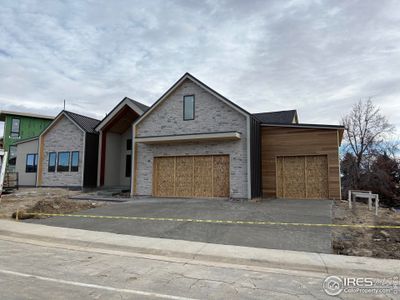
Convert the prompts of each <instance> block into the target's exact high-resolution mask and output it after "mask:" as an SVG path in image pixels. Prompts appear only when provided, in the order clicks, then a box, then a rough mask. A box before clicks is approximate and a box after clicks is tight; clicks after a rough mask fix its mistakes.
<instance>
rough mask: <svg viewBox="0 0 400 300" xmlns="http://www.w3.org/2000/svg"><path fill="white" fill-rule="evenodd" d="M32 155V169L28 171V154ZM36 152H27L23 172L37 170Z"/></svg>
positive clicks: (34, 171)
mask: <svg viewBox="0 0 400 300" xmlns="http://www.w3.org/2000/svg"><path fill="white" fill-rule="evenodd" d="M29 155H33V171H28V156H29ZM37 156H38V155H37V153H27V154H26V158H25V173H36V172H37V159H38V157H37Z"/></svg>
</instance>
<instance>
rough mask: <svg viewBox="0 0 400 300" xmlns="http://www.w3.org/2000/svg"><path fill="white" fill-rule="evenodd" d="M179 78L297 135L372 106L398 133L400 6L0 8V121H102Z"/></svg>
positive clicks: (168, 2)
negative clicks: (286, 117) (69, 116)
mask: <svg viewBox="0 0 400 300" xmlns="http://www.w3.org/2000/svg"><path fill="white" fill-rule="evenodd" d="M185 72H190V73H191V74H192V75H194V76H195V77H197V78H198V79H200V80H201V81H203V82H204V83H206V84H207V85H209V86H210V87H212V88H213V89H215V90H216V91H218V92H219V93H221V94H222V95H224V96H225V97H227V98H229V99H230V100H232V101H234V102H235V103H237V104H238V105H240V106H242V107H243V108H244V109H246V110H248V111H250V112H262V111H276V110H286V109H297V110H298V113H299V118H300V122H302V123H328V124H338V123H339V122H340V119H341V117H342V116H344V115H345V114H346V113H347V112H348V111H349V110H350V107H351V105H352V104H353V103H354V102H356V101H358V100H359V99H366V98H368V97H373V101H374V103H375V104H376V105H377V106H379V107H380V108H381V110H382V112H383V113H384V114H385V115H386V116H387V117H388V119H389V121H390V122H392V123H393V124H394V125H396V127H397V128H400V118H398V116H400V1H385V0H379V1H376V0H371V1H369V0H362V1H351V0H343V1H339V0H337V1H284V0H277V1H265V0H260V1H259V0H252V1H247V0H231V1H230V0H225V1H217V0H210V1H200V0H193V1H192V0H182V1H173V0H160V1H157V0H147V1H134V0H127V1H123V0H113V1H108V0H104V1H101V0H96V1H73V0H71V1H56V0H51V1H46V0H41V1H24V0H21V1H15V0H2V1H1V6H0V110H13V111H25V112H32V113H41V114H46V115H56V114H57V113H59V112H60V111H61V110H62V108H63V100H64V99H65V100H66V109H67V110H71V111H74V112H77V113H81V114H85V115H88V116H92V117H97V118H100V119H101V118H103V117H104V116H105V114H106V113H107V112H109V111H110V110H111V109H112V108H113V107H114V106H115V105H116V104H117V103H118V102H119V101H120V100H121V99H122V98H123V97H125V96H128V97H130V98H132V99H135V100H137V101H140V102H142V103H144V104H147V105H151V104H152V103H153V102H155V101H156V100H157V99H158V98H159V97H160V96H161V95H162V94H163V93H164V92H165V91H166V90H167V89H168V88H169V87H170V86H171V85H173V84H174V83H175V81H177V80H178V79H179V78H180V77H181V76H182V75H183V74H184V73H185ZM0 135H2V124H0Z"/></svg>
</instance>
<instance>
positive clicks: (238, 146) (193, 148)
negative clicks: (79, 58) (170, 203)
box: [135, 80, 248, 198]
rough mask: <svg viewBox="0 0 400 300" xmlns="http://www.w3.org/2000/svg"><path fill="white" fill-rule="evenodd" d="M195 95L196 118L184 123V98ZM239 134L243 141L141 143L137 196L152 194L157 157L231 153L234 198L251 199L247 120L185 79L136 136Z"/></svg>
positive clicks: (231, 182)
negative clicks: (248, 174)
mask: <svg viewBox="0 0 400 300" xmlns="http://www.w3.org/2000/svg"><path fill="white" fill-rule="evenodd" d="M184 95H195V119H194V120H190V121H184V120H183V96H184ZM226 131H238V132H241V134H242V137H241V139H240V140H239V141H221V142H215V141H213V142H187V143H173V144H153V145H146V144H141V143H137V149H136V159H137V162H136V172H135V174H136V194H139V195H151V194H152V177H153V158H154V157H155V156H175V155H206V154H229V157H230V196H231V197H233V198H247V197H248V194H247V189H248V185H247V180H248V176H247V120H246V116H244V115H243V114H241V113H239V112H238V111H236V110H234V109H233V108H231V107H230V106H228V105H226V104H225V103H223V102H222V101H221V100H219V99H217V98H216V97H214V96H213V95H212V94H210V93H208V92H207V91H206V90H204V89H202V88H201V87H199V86H198V85H197V84H195V83H193V82H192V81H190V80H185V81H184V82H183V83H182V84H181V85H180V86H179V87H178V88H176V89H175V91H174V92H173V93H172V94H171V95H169V97H168V99H165V100H164V101H163V102H162V103H161V104H159V105H158V106H157V107H156V108H155V109H154V110H153V111H152V112H151V113H150V114H149V115H148V116H147V117H146V118H145V119H143V120H142V121H141V122H140V123H139V124H138V125H137V127H136V136H137V137H145V136H162V135H177V134H193V133H211V132H226Z"/></svg>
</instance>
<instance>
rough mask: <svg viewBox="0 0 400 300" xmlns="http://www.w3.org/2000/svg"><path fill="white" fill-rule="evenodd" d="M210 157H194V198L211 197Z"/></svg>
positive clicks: (211, 166)
mask: <svg viewBox="0 0 400 300" xmlns="http://www.w3.org/2000/svg"><path fill="white" fill-rule="evenodd" d="M212 168H213V165H212V156H195V157H194V178H193V179H194V195H193V196H194V197H212Z"/></svg>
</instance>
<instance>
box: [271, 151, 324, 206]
mask: <svg viewBox="0 0 400 300" xmlns="http://www.w3.org/2000/svg"><path fill="white" fill-rule="evenodd" d="M276 187H277V196H278V197H279V198H305V199H324V198H325V199H327V198H328V196H329V195H328V160H327V156H326V155H310V156H279V157H277V158H276Z"/></svg>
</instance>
